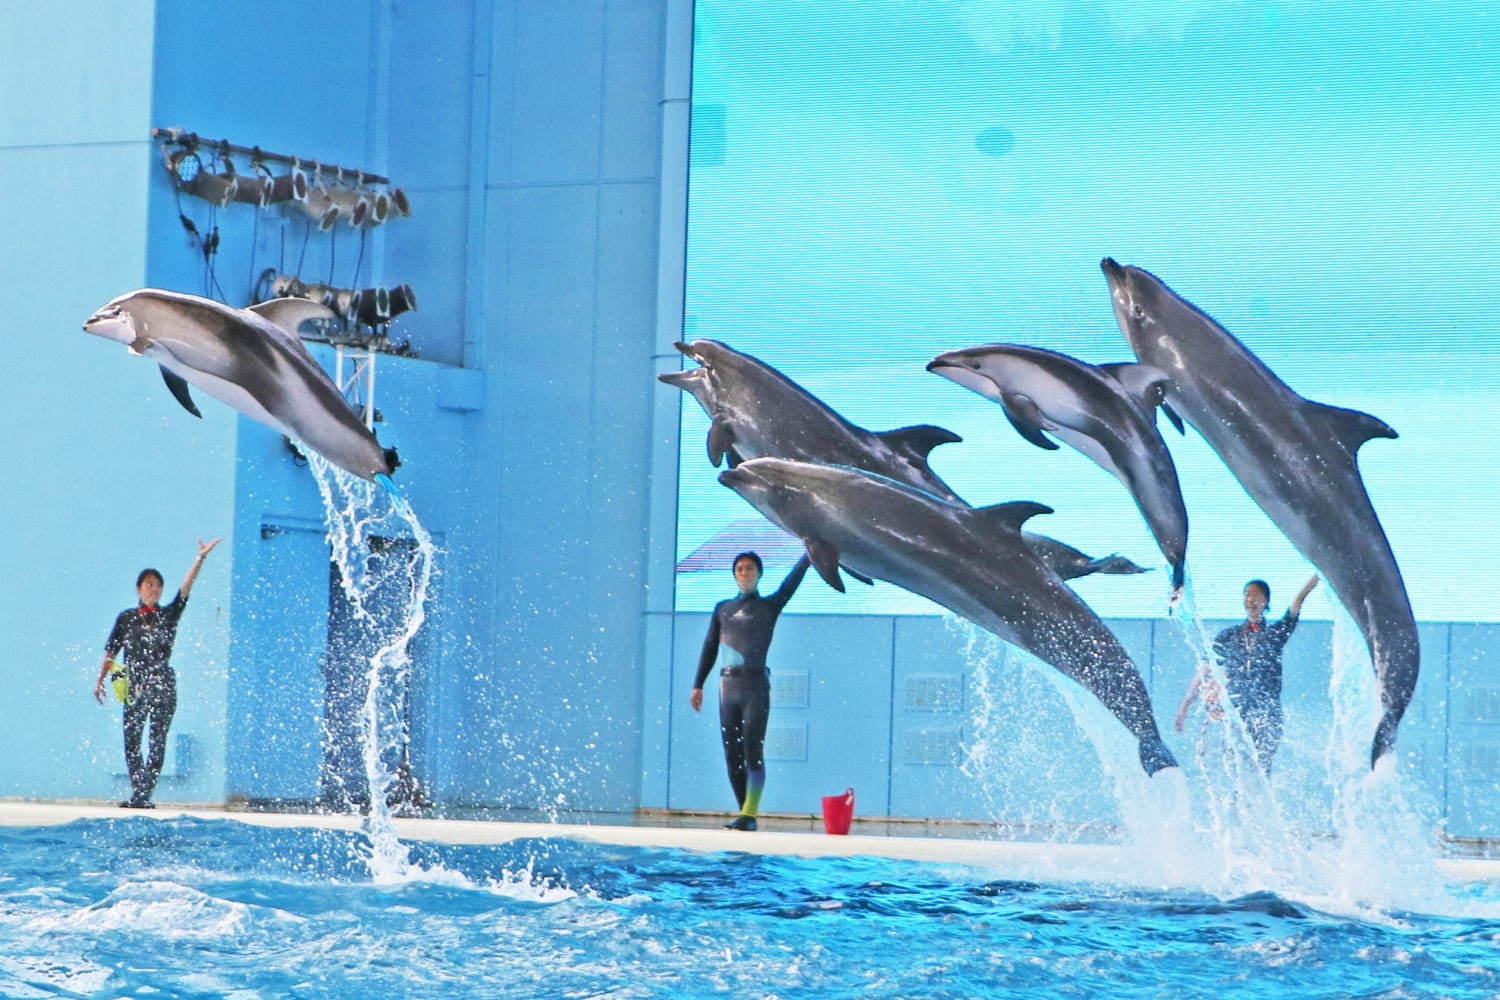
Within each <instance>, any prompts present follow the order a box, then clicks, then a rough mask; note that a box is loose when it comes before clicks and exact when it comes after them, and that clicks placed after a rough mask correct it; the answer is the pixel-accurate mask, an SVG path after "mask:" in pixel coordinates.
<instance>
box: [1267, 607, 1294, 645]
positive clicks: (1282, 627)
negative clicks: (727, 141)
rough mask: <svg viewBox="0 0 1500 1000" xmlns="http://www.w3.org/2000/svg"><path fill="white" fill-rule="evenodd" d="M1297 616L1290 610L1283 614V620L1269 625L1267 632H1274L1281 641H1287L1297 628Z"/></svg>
mask: <svg viewBox="0 0 1500 1000" xmlns="http://www.w3.org/2000/svg"><path fill="white" fill-rule="evenodd" d="M1297 620H1298V619H1297V616H1296V615H1294V614H1292V613H1291V612H1290V611H1288V612H1287V613H1286V614H1284V615H1282V616H1281V620H1280V621H1278V622H1276V623H1275V624H1273V625H1271V626H1269V627H1267V629H1266V631H1267V632H1273V633H1275V635H1276V638H1277V639H1278V640H1280V642H1281V643H1283V644H1284V643H1285V642H1286V641H1287V640H1288V639H1290V638H1291V637H1292V633H1293V632H1295V631H1296V630H1297Z"/></svg>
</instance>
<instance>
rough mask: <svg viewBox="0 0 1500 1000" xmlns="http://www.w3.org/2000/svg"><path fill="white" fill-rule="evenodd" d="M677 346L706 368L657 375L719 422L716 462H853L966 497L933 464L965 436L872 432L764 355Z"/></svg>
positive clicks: (713, 439)
mask: <svg viewBox="0 0 1500 1000" xmlns="http://www.w3.org/2000/svg"><path fill="white" fill-rule="evenodd" d="M676 347H677V349H678V350H679V351H681V352H682V353H683V354H685V355H687V356H688V357H689V358H692V359H693V360H694V361H696V362H698V364H700V365H702V367H701V368H693V369H688V370H685V371H680V372H666V373H664V374H661V375H658V376H657V378H659V379H661V380H662V381H663V382H665V383H667V384H668V385H675V386H676V387H677V388H679V389H682V390H684V391H686V392H689V393H691V394H692V396H693V398H694V399H696V400H697V401H698V405H699V406H701V407H703V411H704V412H705V413H707V414H708V417H709V419H710V420H711V421H713V423H712V426H711V427H710V428H709V432H708V457H709V461H711V462H713V464H714V465H716V466H717V465H719V464H720V462H721V461H723V459H724V458H725V457H726V456H727V457H728V459H729V467H730V468H734V467H735V466H736V465H738V464H739V463H741V462H744V461H748V460H750V459H752V458H767V457H769V458H789V459H794V460H796V461H802V462H823V463H826V464H830V465H847V466H850V467H851V468H855V469H865V470H866V471H869V472H874V473H878V474H880V475H882V476H888V477H889V478H891V479H894V480H896V481H897V482H902V483H909V484H910V485H912V486H915V487H916V488H917V489H920V490H926V491H927V492H928V493H931V494H932V495H933V496H936V497H941V498H942V499H944V500H949V501H953V502H958V503H961V502H962V501H961V500H959V498H958V494H956V493H954V492H953V490H951V489H950V488H949V487H948V484H947V483H945V482H943V481H942V480H941V479H939V478H938V476H937V474H936V473H934V472H933V471H932V469H930V468H929V467H928V465H927V456H928V453H930V452H931V451H932V449H933V448H936V447H937V446H938V445H940V444H949V443H953V442H957V441H961V440H963V439H962V438H960V437H959V436H958V435H957V434H954V433H953V432H952V431H949V430H944V429H943V428H941V427H933V426H932V425H930V424H918V425H917V426H915V427H901V428H898V429H897V430H893V431H880V432H875V431H867V430H865V429H864V428H863V427H856V426H855V425H854V424H851V423H850V422H849V421H847V420H845V419H844V418H843V417H841V416H839V415H838V414H837V413H835V412H834V411H833V410H832V409H830V408H829V407H828V406H827V405H826V404H825V403H823V401H822V400H820V399H818V398H817V397H816V396H814V395H813V394H812V393H810V392H808V391H807V390H806V389H804V388H802V387H801V386H800V385H798V384H797V383H796V382H793V381H792V380H791V379H789V378H787V377H786V376H785V375H783V374H781V372H779V371H777V370H776V369H775V368H772V367H771V366H770V365H768V364H766V363H765V362H764V361H761V360H760V359H759V358H754V357H751V356H750V355H748V354H741V353H740V352H739V351H736V350H735V349H734V348H732V347H730V346H728V345H727V344H721V343H720V342H718V341H717V340H694V341H692V342H691V343H686V344H683V343H679V344H677V345H676Z"/></svg>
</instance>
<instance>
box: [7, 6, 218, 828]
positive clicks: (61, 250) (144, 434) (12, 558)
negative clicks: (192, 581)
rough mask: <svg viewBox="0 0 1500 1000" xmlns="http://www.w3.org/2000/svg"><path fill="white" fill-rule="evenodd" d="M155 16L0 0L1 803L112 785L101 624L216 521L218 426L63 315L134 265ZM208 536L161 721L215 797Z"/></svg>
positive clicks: (190, 778)
mask: <svg viewBox="0 0 1500 1000" xmlns="http://www.w3.org/2000/svg"><path fill="white" fill-rule="evenodd" d="M153 14H154V5H152V4H149V3H123V4H122V3H92V2H85V3H79V4H70V5H66V6H65V7H58V8H55V9H54V8H47V7H39V6H31V5H14V4H12V5H6V7H5V8H4V9H3V10H0V39H3V42H0V45H3V46H4V48H5V57H4V58H3V59H0V92H3V93H4V94H5V95H6V114H5V115H4V116H3V120H0V178H3V179H4V189H5V196H4V199H3V203H4V204H3V207H0V229H3V230H4V232H5V233H6V234H7V238H6V239H5V240H4V241H3V245H0V273H3V274H4V275H5V278H6V281H7V283H8V284H9V285H10V287H12V288H13V289H18V290H24V293H20V294H16V295H14V296H13V300H14V301H13V302H12V303H11V305H10V306H9V307H8V312H7V319H6V327H7V330H8V331H9V335H8V336H9V338H10V341H11V342H12V343H13V344H14V345H17V349H15V350H13V351H11V352H9V357H8V359H7V362H6V368H5V379H4V386H5V391H4V392H3V393H0V420H3V422H4V424H5V426H6V427H7V428H8V431H7V433H6V435H5V436H4V440H3V443H0V463H3V466H4V468H5V476H6V486H5V498H6V503H7V507H8V509H9V510H10V511H11V512H12V515H13V519H14V522H15V530H12V531H8V532H6V533H5V535H4V536H3V538H0V565H4V566H5V567H6V568H7V569H9V570H11V571H12V572H13V574H21V575H24V577H25V578H26V580H27V583H26V586H25V598H24V600H21V601H11V602H8V603H7V605H6V607H5V608H4V610H3V611H0V630H3V632H4V634H5V635H6V636H7V654H6V656H5V658H4V661H3V663H0V684H3V685H4V687H5V689H6V691H7V692H8V694H7V700H6V712H7V720H8V731H7V748H6V753H5V755H4V760H3V762H0V796H22V797H78V798H92V799H102V800H106V801H115V800H118V799H120V798H123V797H124V793H125V791H126V788H127V785H126V782H125V779H124V777H123V771H124V766H123V753H122V749H121V744H122V740H121V731H120V707H119V705H118V704H117V703H115V702H114V701H113V700H110V701H109V702H107V703H106V705H104V706H97V705H95V704H94V702H93V700H92V698H91V697H90V689H91V688H92V686H93V683H94V677H95V675H96V671H97V669H98V665H99V660H100V654H101V651H102V649H103V645H104V640H105V636H106V635H107V634H108V631H109V627H110V624H111V622H112V621H113V618H114V616H115V614H116V613H117V612H119V611H120V610H122V609H123V608H126V607H129V606H132V605H133V604H134V603H135V593H134V590H133V584H134V581H135V576H136V573H137V572H138V571H139V570H140V569H141V568H142V567H143V566H146V565H156V566H159V567H160V569H161V571H162V573H163V575H164V576H165V578H166V582H167V586H168V587H175V585H176V584H177V582H178V581H179V580H180V579H181V578H182V573H183V571H184V569H185V568H186V566H187V564H188V563H189V562H190V561H191V559H192V557H193V553H194V545H193V538H194V535H195V534H197V535H199V536H201V537H205V538H206V537H210V536H211V535H212V534H214V533H216V528H217V526H218V525H219V524H220V523H222V521H223V518H222V513H223V512H224V511H225V510H227V509H228V505H229V503H230V498H231V490H232V476H231V475H230V469H231V461H232V452H231V451H230V449H229V445H230V443H231V442H232V439H233V433H234V424H233V421H232V420H230V419H228V418H227V416H225V415H223V414H210V415H209V416H208V418H207V419H205V420H203V421H195V420H193V419H192V418H191V417H187V415H186V414H182V416H183V417H184V418H186V419H185V420H183V421H178V420H177V419H176V414H174V413H173V410H174V409H176V404H175V403H174V402H172V401H171V399H170V397H169V396H164V387H163V386H162V385H161V380H160V377H159V376H158V375H157V373H156V370H155V367H154V366H153V365H150V364H148V363H146V362H144V361H141V360H140V359H137V358H131V357H130V356H129V355H128V354H127V353H126V352H125V350H124V349H123V347H121V346H120V345H119V344H115V343H112V342H106V341H104V340H101V339H99V338H95V337H90V336H87V335H85V334H84V333H83V332H82V331H81V329H80V327H81V325H82V323H83V321H84V320H85V319H86V318H87V317H88V316H89V314H90V313H92V312H93V311H94V310H95V309H96V308H98V307H99V306H101V305H103V304H104V302H105V301H107V300H108V299H110V298H112V297H113V296H115V295H118V294H120V293H122V292H126V291H129V290H131V289H133V288H137V287H140V286H141V285H142V284H144V283H145V280H146V271H147V269H146V259H147V248H146V239H145V237H144V230H145V225H146V217H147V185H148V177H149V176H150V172H151V171H152V170H153V169H154V164H153V160H154V155H153V151H152V150H151V148H150V145H149V142H148V135H149V130H150V124H151V88H152V74H153V60H152V52H153V46H154V31H155V23H154V17H153ZM80 26H87V27H86V30H85V29H81V27H80ZM101 39H107V40H108V44H107V50H108V56H107V58H100V48H99V46H100V44H101ZM164 403H165V404H166V405H164ZM177 413H181V411H180V410H177ZM226 551H227V546H226V549H225V550H221V551H220V552H218V553H216V554H215V556H214V557H212V558H211V560H210V562H209V564H208V565H207V566H206V567H205V569H204V571H203V574H202V577H201V579H200V581H199V584H198V589H197V591H196V592H195V595H194V599H193V604H192V607H190V608H189V610H188V612H187V614H186V616H185V617H184V618H183V621H182V626H181V630H180V631H179V633H178V641H177V653H176V656H175V658H174V663H175V665H176V667H177V669H178V673H179V678H180V682H181V683H180V686H181V691H182V704H181V707H180V709H179V714H178V725H177V732H178V733H179V734H185V735H188V736H190V737H191V738H192V741H195V744H196V747H197V750H198V752H197V753H195V754H194V755H193V758H194V759H193V760H192V761H185V762H184V763H189V764H190V765H191V766H190V767H189V769H188V771H187V773H185V774H183V775H181V776H175V775H174V776H172V777H164V779H163V781H162V784H161V795H162V797H164V798H168V799H172V800H177V801H189V802H204V801H214V800H217V799H219V798H221V797H222V792H223V782H222V758H223V750H222V742H219V741H218V737H217V735H216V734H217V733H218V732H219V731H220V730H221V728H222V717H223V684H224V671H225V659H226V648H227V642H228V617H229V614H228V608H229V600H228V598H229V560H228V559H227V558H226V557H225V552H226ZM175 752H176V750H175V746H174V747H170V748H169V751H168V753H169V761H168V767H169V770H171V769H173V768H174V767H175V765H176V764H177V763H178V762H177V761H175V760H174V759H173V757H174V756H175Z"/></svg>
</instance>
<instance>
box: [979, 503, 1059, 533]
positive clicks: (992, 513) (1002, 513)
mask: <svg viewBox="0 0 1500 1000" xmlns="http://www.w3.org/2000/svg"><path fill="white" fill-rule="evenodd" d="M974 513H975V515H976V516H978V517H980V518H983V519H984V520H985V521H988V522H991V523H994V524H1001V525H1004V526H1005V527H1007V528H1014V529H1015V530H1016V531H1020V530H1021V525H1023V524H1025V523H1026V521H1027V519H1029V518H1032V517H1035V516H1036V515H1038V514H1050V513H1052V508H1051V507H1048V506H1047V505H1046V504H1041V503H1033V502H1032V501H1030V500H1012V501H1011V502H1010V503H997V504H993V505H991V506H989V507H976V508H974Z"/></svg>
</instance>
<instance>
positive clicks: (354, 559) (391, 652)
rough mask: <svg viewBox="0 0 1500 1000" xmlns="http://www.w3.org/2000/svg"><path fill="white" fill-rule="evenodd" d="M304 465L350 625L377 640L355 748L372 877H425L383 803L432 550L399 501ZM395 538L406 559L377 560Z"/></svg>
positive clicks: (396, 752)
mask: <svg viewBox="0 0 1500 1000" xmlns="http://www.w3.org/2000/svg"><path fill="white" fill-rule="evenodd" d="M307 463H308V468H309V469H311V470H312V473H313V478H314V479H315V480H316V482H317V484H318V493H319V495H320V496H321V497H322V500H323V511H324V515H325V518H326V522H327V527H328V543H329V546H330V547H331V549H332V555H333V562H334V565H335V566H337V567H338V579H339V585H340V587H341V588H342V590H343V592H344V595H345V597H347V598H348V601H349V607H350V610H351V611H352V613H353V615H354V618H355V620H356V621H357V622H359V623H360V624H361V625H364V626H366V627H368V628H370V629H371V630H375V631H377V633H379V634H381V638H380V641H379V646H378V647H377V649H376V650H375V652H374V653H373V654H372V655H371V656H370V658H369V668H368V670H367V672H366V678H365V680H366V683H365V697H364V704H363V706H362V708H361V711H360V732H361V741H360V742H361V748H360V749H361V757H362V761H363V765H364V775H365V780H366V783H367V787H368V790H369V812H368V814H367V816H366V819H365V827H366V833H367V834H368V836H369V838H370V854H369V857H368V859H367V861H368V864H369V868H370V874H371V876H372V878H374V880H375V881H376V882H379V883H387V882H399V881H407V880H410V879H412V878H416V877H428V876H430V875H431V872H429V871H427V870H426V869H422V868H420V867H419V866H414V865H413V864H412V862H411V859H410V855H409V852H408V851H407V849H406V847H405V845H403V844H402V843H401V840H400V838H399V837H398V836H397V835H396V828H395V824H394V823H393V822H392V816H391V807H390V804H389V800H390V797H391V792H392V790H393V789H394V788H395V787H396V784H397V781H398V773H397V772H398V770H399V769H400V766H401V765H400V763H399V762H400V761H402V760H404V759H405V753H404V751H405V743H406V741H407V740H408V738H409V736H410V734H409V733H408V732H407V731H406V717H405V712H404V711H403V710H402V705H401V700H400V698H399V697H396V696H393V693H394V692H401V691H404V690H405V689H406V687H407V684H408V681H409V678H410V672H411V654H410V647H411V642H412V640H413V639H414V638H415V637H416V635H417V633H418V631H420V630H421V628H422V625H423V623H424V622H425V621H426V618H427V612H426V602H427V592H428V588H429V587H430V586H431V583H432V570H433V559H434V555H435V552H436V550H435V547H434V545H433V543H432V537H431V536H430V535H429V534H428V532H427V530H426V529H425V528H424V527H423V526H422V523H421V521H419V520H418V519H417V516H416V513H415V512H414V511H413V510H412V509H411V505H410V504H409V503H407V502H406V501H405V500H404V499H402V498H400V497H398V496H395V495H393V494H390V493H388V492H387V491H386V490H385V489H383V488H377V487H376V486H375V485H373V484H371V483H368V482H366V481H365V480H363V479H359V478H357V477H354V476H351V475H349V474H348V473H346V472H343V471H341V470H339V469H337V468H335V467H333V466H332V465H330V464H329V463H328V462H327V461H325V460H324V459H323V458H322V457H321V456H319V455H317V454H316V453H312V452H308V453H307ZM393 536H397V537H410V538H411V539H412V541H413V543H414V546H413V548H412V549H411V550H410V553H409V556H408V558H406V559H404V560H399V559H398V560H390V559H379V558H375V553H374V550H373V548H372V540H373V539H374V538H376V537H384V538H389V537H393ZM391 586H394V587H395V588H396V590H397V593H398V594H399V595H400V597H399V599H398V605H399V606H398V607H397V609H396V613H395V615H394V621H395V627H394V628H391V621H392V616H389V615H387V614H380V613H378V612H377V609H376V606H375V601H376V592H377V591H379V590H382V589H388V588H390V587H391ZM393 762H396V763H393Z"/></svg>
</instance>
